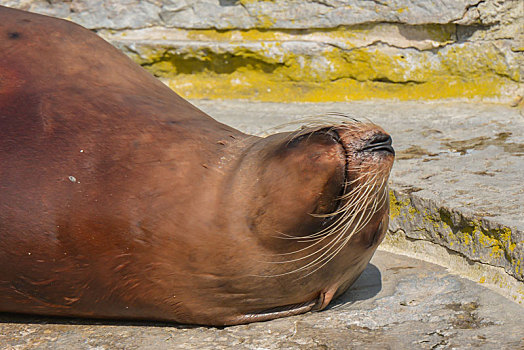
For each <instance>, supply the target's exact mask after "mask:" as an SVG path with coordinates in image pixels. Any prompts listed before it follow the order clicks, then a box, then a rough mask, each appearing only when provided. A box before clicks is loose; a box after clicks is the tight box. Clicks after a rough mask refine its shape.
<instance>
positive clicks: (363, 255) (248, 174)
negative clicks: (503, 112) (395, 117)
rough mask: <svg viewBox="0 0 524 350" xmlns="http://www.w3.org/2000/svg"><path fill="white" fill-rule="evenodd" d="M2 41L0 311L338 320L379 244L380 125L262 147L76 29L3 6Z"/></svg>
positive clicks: (318, 131) (385, 142)
mask: <svg viewBox="0 0 524 350" xmlns="http://www.w3.org/2000/svg"><path fill="white" fill-rule="evenodd" d="M0 38H1V39H0V53H1V54H0V311H3V312H17V313H31V314H41V315H58V316H73V317H91V318H116V319H148V320H163V321H175V322H179V323H186V324H202V325H232V324H240V323H248V322H253V321H261V320H269V319H273V318H277V317H282V316H287V315H294V314H299V313H302V312H306V311H309V310H314V309H323V308H325V307H326V306H327V305H328V303H329V302H330V301H331V300H332V299H333V297H335V296H336V295H337V294H340V293H341V292H343V291H344V290H345V289H346V288H348V286H349V285H350V284H351V283H352V282H353V281H354V280H355V279H356V278H357V277H358V276H359V275H360V273H361V272H362V271H363V269H364V268H365V266H366V265H367V263H368V261H369V260H370V258H371V256H372V255H373V253H374V251H375V249H376V248H377V245H378V244H379V243H380V241H381V240H382V238H383V236H384V234H385V231H386V229H387V227H388V212H389V208H388V195H387V179H388V177H389V172H390V169H391V166H392V163H393V159H394V151H393V148H392V146H391V138H390V137H389V135H387V134H386V133H385V132H384V130H382V129H381V128H380V127H378V126H376V125H374V124H372V123H369V122H358V121H355V120H351V119H348V118H344V119H342V122H340V123H335V124H333V125H314V126H310V127H307V128H305V129H302V130H300V131H298V132H296V133H280V134H275V135H272V136H269V137H265V138H261V137H255V136H250V135H246V134H244V133H242V132H240V131H238V130H235V129H233V128H231V127H229V126H226V125H224V124H221V123H219V122H217V121H215V120H213V119H212V118H211V117H209V116H208V115H206V114H205V113H204V112H202V111H200V110H199V109H198V108H196V107H194V106H193V105H191V104H190V103H188V102H187V101H185V100H184V99H183V98H181V97H180V96H178V95H177V94H175V93H174V92H173V91H171V90H170V89H169V88H167V87H166V86H165V85H163V84H162V83H161V82H159V81H158V80H157V79H156V78H154V77H153V76H151V75H150V74H149V73H147V72H146V71H144V70H143V69H142V68H141V67H139V66H138V65H136V64H135V63H133V62H132V61H131V60H130V59H128V58H127V57H126V56H125V55H124V54H122V53H120V52H119V51H118V50H116V49H115V48H114V47H112V46H111V45H110V44H108V43H106V42H105V41H104V40H102V39H101V38H99V37H98V36H97V35H96V34H94V33H92V32H90V31H88V30H86V29H84V28H82V27H80V26H78V25H75V24H73V23H70V22H68V21H64V20H59V19H54V18H51V17H46V16H42V15H36V14H31V13H27V12H23V11H18V10H13V9H9V8H6V7H0ZM246 113H248V112H247V111H246Z"/></svg>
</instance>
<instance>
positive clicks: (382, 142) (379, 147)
mask: <svg viewBox="0 0 524 350" xmlns="http://www.w3.org/2000/svg"><path fill="white" fill-rule="evenodd" d="M392 143H393V140H392V139H391V136H389V135H388V134H385V133H383V132H378V133H376V134H374V135H373V136H372V137H371V138H370V139H369V140H367V142H366V144H365V145H364V148H362V149H361V151H368V152H381V151H385V152H389V153H392V154H393V155H394V154H395V150H394V149H393V146H392Z"/></svg>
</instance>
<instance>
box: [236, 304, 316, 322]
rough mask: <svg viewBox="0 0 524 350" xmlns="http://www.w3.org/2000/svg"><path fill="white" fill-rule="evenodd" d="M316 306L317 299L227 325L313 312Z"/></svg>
mask: <svg viewBox="0 0 524 350" xmlns="http://www.w3.org/2000/svg"><path fill="white" fill-rule="evenodd" d="M317 304H318V299H315V300H311V301H307V302H304V303H300V304H292V305H285V306H279V307H275V308H272V309H268V310H264V311H261V312H257V313H253V314H246V315H242V316H238V317H235V318H234V319H232V320H231V323H229V324H243V323H251V322H260V321H269V320H274V319H276V318H281V317H288V316H295V315H300V314H303V313H305V312H308V311H311V310H313V309H314V308H315V306H316V305H317Z"/></svg>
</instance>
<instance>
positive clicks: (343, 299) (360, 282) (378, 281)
mask: <svg viewBox="0 0 524 350" xmlns="http://www.w3.org/2000/svg"><path fill="white" fill-rule="evenodd" d="M381 290H382V275H381V273H380V270H379V269H378V268H377V267H376V266H375V265H373V264H368V266H367V267H366V269H365V270H364V272H362V275H360V277H359V278H358V279H357V280H356V281H355V283H353V285H351V287H349V289H348V290H347V291H346V292H345V293H344V294H342V295H341V296H339V297H338V298H337V299H336V300H335V301H334V302H333V303H331V304H330V305H329V306H328V307H327V308H326V310H329V309H331V308H336V307H340V306H342V305H344V304H347V303H354V302H356V301H359V300H366V299H371V298H373V297H374V296H375V295H377V294H378V293H379V292H380V291H381Z"/></svg>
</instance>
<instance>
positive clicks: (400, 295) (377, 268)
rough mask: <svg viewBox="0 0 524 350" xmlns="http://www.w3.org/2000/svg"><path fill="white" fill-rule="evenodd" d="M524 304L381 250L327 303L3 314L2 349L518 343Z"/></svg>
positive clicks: (432, 346) (484, 345)
mask: <svg viewBox="0 0 524 350" xmlns="http://www.w3.org/2000/svg"><path fill="white" fill-rule="evenodd" d="M522 324H524V308H523V307H522V306H518V305H515V304H514V303H512V302H510V301H508V300H507V299H504V298H503V297H501V296H499V295H497V294H496V293H494V292H492V291H489V290H488V289H486V288H483V287H481V286H479V285H477V284H474V283H473V282H470V281H467V280H465V279H463V278H460V277H458V276H455V275H451V274H449V273H448V272H447V271H446V270H445V269H443V268H442V267H439V266H437V265H434V264H430V263H425V262H422V261H420V260H415V259H411V258H406V257H403V256H399V255H395V254H391V253H387V252H381V251H379V252H377V253H376V254H375V257H374V258H373V259H372V261H371V264H370V265H368V267H367V269H366V270H365V271H364V273H363V274H362V276H361V277H360V278H359V280H358V281H357V282H356V283H355V284H354V285H353V287H352V288H351V289H350V290H349V291H348V292H346V293H345V294H344V295H342V296H341V297H340V298H338V299H337V300H336V301H335V303H334V304H333V305H332V306H330V307H329V308H328V309H326V310H324V311H322V312H315V313H308V314H304V315H300V316H295V317H289V318H285V319H278V320H274V321H269V322H261V323H254V324H249V325H242V326H235V327H226V328H207V327H184V326H177V325H170V324H158V323H147V322H140V323H138V322H136V323H132V322H131V323H130V322H113V321H105V322H104V321H94V320H91V321H85V320H72V319H60V318H44V317H32V316H20V315H0V348H2V349H20V350H21V349H58V348H61V349H97V350H104V349H233V348H234V349H472V348H475V349H519V348H521V347H522V346H524V338H523V334H522Z"/></svg>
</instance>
